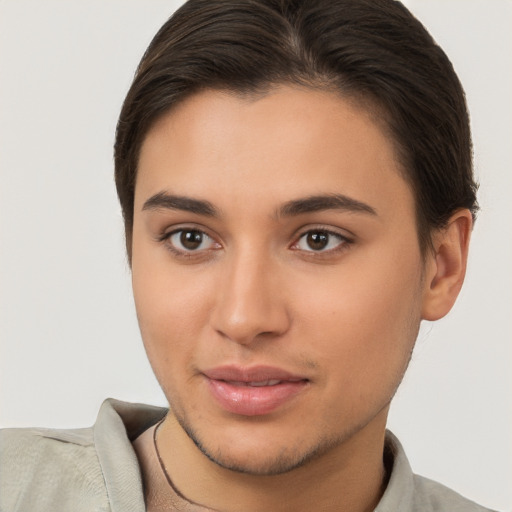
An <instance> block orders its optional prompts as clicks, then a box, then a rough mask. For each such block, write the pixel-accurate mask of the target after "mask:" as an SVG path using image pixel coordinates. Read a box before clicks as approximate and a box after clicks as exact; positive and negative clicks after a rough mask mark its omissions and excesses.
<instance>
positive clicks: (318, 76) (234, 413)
mask: <svg viewBox="0 0 512 512" xmlns="http://www.w3.org/2000/svg"><path fill="white" fill-rule="evenodd" d="M116 183H117V187H118V193H119V198H120V201H121V205H122V208H123V213H124V219H125V227H126V241H127V250H128V255H129V259H130V263H131V267H132V274H133V287H134V295H135V302H136V307H137V315H138V319H139V324H140V328H141V333H142V337H143V341H144V344H145V347H146V350H147V353H148V356H149V360H150V362H151V364H152V366H153V369H154V371H155V374H156V376H157V378H158V380H159V382H160V384H161V386H162V389H163V390H164V393H165V395H166V397H167V399H168V401H169V404H170V409H169V411H166V410H161V409H156V408H151V407H145V406H132V405H128V404H123V403H119V402H114V401H109V402H106V403H105V404H104V406H103V407H102V410H101V411H100V415H99V417H98V422H97V424H96V425H95V427H94V428H93V429H84V430H81V431H59V432H57V431H51V432H49V431H41V430H34V431H25V432H18V431H10V432H6V433H5V434H4V439H3V441H2V450H3V454H2V458H3V461H4V460H5V461H6V463H5V464H4V465H3V473H2V484H1V485H2V493H1V498H0V500H2V501H0V504H1V506H2V510H4V509H5V510H96V509H97V510H109V509H111V510H143V509H144V508H145V507H146V508H147V510H219V511H261V510H265V511H266V510H271V511H281V510H283V511H285V510H286V511H299V510H347V511H348V510H350V511H366V510H377V511H380V512H382V511H401V510H403V511H406V510H407V511H409V510H417V511H420V510H421V511H429V510H432V511H434V510H436V511H438V510H450V511H453V510H475V511H476V510H484V509H483V508H481V507H479V506H478V505H476V504H474V503H471V502H469V501H467V500H465V499H464V498H462V497H461V496H459V495H457V494H456V493H454V492H452V491H450V490H448V489H447V488H445V487H443V486H441V485H440V484H436V483H434V482H431V481H429V480H426V479H423V478H421V477H417V476H414V475H413V474H412V471H411V469H410V467H409V465H408V462H407V459H406V457H405V454H404V453H403V450H402V448H401V446H400V444H399V442H398V440H397V439H396V438H394V436H393V435H392V434H391V433H389V432H386V429H385V426H386V419H387V413H388V409H389V405H390V402H391V399H392V397H393V395H394V393H395V391H396V389H397V387H398V385H399V383H400V381H401V379H402V376H403V374H404V372H405V370H406V367H407V364H408V361H409V358H410V354H411V352H412V349H413V346H414V342H415V339H416V336H417V333H418V328H419V324H420V321H421V320H423V319H426V320H436V319H439V318H441V317H443V316H444V315H445V314H446V313H447V312H448V311H449V310H450V308H451V306H452V305H453V303H454V301H455V299H456V297H457V294H458V292H459V290H460V287H461V285H462V282H463V279H464V273H465V267H466V260H467V250H468V243H469V238H470V233H471V228H472V223H473V218H474V215H475V212H476V210H477V205H476V198H475V189H476V186H475V184H474V182H473V178H472V167H471V142H470V134H469V127H468V119H467V113H466V107H465V102H464V95H463V92H462V89H461V87H460V84H459V82H458V79H457V77H456V76H455V74H454V72H453V69H452V68H451V65H450V63H449V61H448V59H447V58H446V56H445V55H444V54H443V52H442V51H441V50H440V49H439V47H438V46H436V45H435V44H434V42H433V41H432V40H431V38H430V37H429V35H428V34H427V33H426V32H425V30H424V29H423V27H422V26H421V25H420V24H419V23H418V22H417V21H416V20H415V19H414V18H413V17H412V16H411V15H410V14H409V13H408V12H407V11H406V10H405V9H404V8H403V7H402V6H401V4H399V3H397V2H393V1H391V0H389V1H388V0H382V1H378V2H375V1H362V0H359V1H355V0H351V1H334V2H333V1H332V0H330V1H319V0H315V1H291V0H290V1H286V0H282V1H278V0H275V1H272V0H258V1H254V0H253V1H241V2H232V1H221V0H208V1H198V0H195V1H191V2H188V3H187V4H186V5H184V6H183V7H182V8H181V9H180V10H179V11H178V12H177V13H176V14H175V15H174V16H173V17H172V18H171V19H170V20H169V21H168V22H167V23H166V24H165V25H164V27H162V29H161V30H160V32H159V33H158V34H157V36H156V37H155V39H154V41H153V42H152V44H151V45H150V47H149V48H148V51H147V52H146V54H145V56H144V57H143V60H142V62H141V64H140V66H139V69H138V72H137V75H136V77H135V80H134V83H133V85H132V87H131V89H130V91H129V93H128V96H127V98H126V101H125V104H124V107H123V110H122V112H121V116H120V120H119V124H118V131H117V140H116Z"/></svg>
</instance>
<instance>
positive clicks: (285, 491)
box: [158, 410, 387, 512]
mask: <svg viewBox="0 0 512 512" xmlns="http://www.w3.org/2000/svg"><path fill="white" fill-rule="evenodd" d="M386 417H387V410H384V411H382V412H381V413H380V414H379V415H378V416H377V417H376V418H374V420H372V422H371V423H370V424H368V425H367V426H366V427H364V428H363V429H361V430H359V431H358V432H357V433H356V434H354V435H352V436H351V437H350V438H348V439H347V440H345V441H344V442H343V443H340V444H339V445H338V446H335V447H333V448H331V449H330V450H329V451H328V452H326V453H324V454H322V455H320V456H318V457H317V458H315V459H313V460H311V461H309V462H308V463H307V464H305V465H303V466H301V467H299V468H296V469H294V470H292V471H289V472H287V473H284V474H279V475H272V476H260V475H251V474H244V473H239V472H235V471H231V470H229V469H225V468H223V467H221V466H219V465H217V464H215V463H214V462H212V461H211V460H209V459H208V458H207V457H206V456H205V455H204V454H203V453H202V452H201V451H200V450H199V449H198V448H197V447H196V445H195V444H194V443H193V442H192V441H191V439H190V438H189V437H188V436H187V434H186V433H185V432H184V431H183V429H182V428H181V426H180V425H179V424H178V422H177V421H176V419H175V418H174V416H173V415H169V416H168V417H167V418H166V420H165V421H164V422H163V424H162V426H161V428H160V429H159V433H158V450H159V452H160V457H161V459H162V462H163V464H164V466H165V468H166V471H167V474H168V477H169V478H170V479H171V480H172V483H173V485H174V487H175V488H176V489H177V490H178V492H179V493H180V494H182V495H183V496H184V497H185V498H187V499H188V500H190V501H193V502H195V503H198V504H201V505H203V506H205V507H209V508H213V509H215V510H222V511H223V512H232V511H233V512H235V511H239V510H244V512H253V511H254V512H255V511H261V510H272V511H276V512H288V511H294V512H296V511H299V510H322V511H326V512H327V511H331V510H332V511H334V510H336V511H351V512H366V511H371V510H374V508H375V507H376V505H377V503H378V501H379V500H380V497H381V496H382V493H383V491H384V485H385V480H386V479H385V469H384V464H383V451H384V436H385V423H386Z"/></svg>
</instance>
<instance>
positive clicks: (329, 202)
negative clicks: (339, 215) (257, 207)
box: [278, 194, 377, 217]
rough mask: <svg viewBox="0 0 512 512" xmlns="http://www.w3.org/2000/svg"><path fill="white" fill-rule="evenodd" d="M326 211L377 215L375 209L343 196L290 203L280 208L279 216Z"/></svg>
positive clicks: (322, 196) (330, 196) (337, 195)
mask: <svg viewBox="0 0 512 512" xmlns="http://www.w3.org/2000/svg"><path fill="white" fill-rule="evenodd" d="M324 210H344V211H348V212H356V213H367V214H370V215H377V211H376V210H375V208H372V207H371V206H370V205H368V204H366V203H362V202H361V201H358V200H357V199H353V198H351V197H348V196H345V195H343V194H328V195H318V196H309V197H305V198H301V199H295V200H293V201H288V202H287V203H285V204H283V206H281V208H279V212H278V215H279V216H282V217H294V216H297V215H302V214H304V213H313V212H320V211H324Z"/></svg>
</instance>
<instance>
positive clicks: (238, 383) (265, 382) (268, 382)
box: [231, 379, 281, 388]
mask: <svg viewBox="0 0 512 512" xmlns="http://www.w3.org/2000/svg"><path fill="white" fill-rule="evenodd" d="M280 382H281V381H280V380H278V379H270V380H260V381H254V382H243V381H232V382H231V384H233V385H234V386H251V387H255V388H259V387H263V386H275V385H276V384H279V383H280Z"/></svg>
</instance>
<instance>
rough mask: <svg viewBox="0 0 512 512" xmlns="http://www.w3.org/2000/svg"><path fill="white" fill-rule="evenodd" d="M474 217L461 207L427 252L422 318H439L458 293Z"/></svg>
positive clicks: (438, 233)
mask: <svg viewBox="0 0 512 512" xmlns="http://www.w3.org/2000/svg"><path fill="white" fill-rule="evenodd" d="M472 227H473V219H472V216H471V212H470V211H469V210H467V209H464V210H458V211H457V212H455V213H454V214H453V215H452V216H451V217H450V220H449V221H448V224H447V225H446V227H444V228H443V229H440V230H439V231H438V232H436V233H435V235H434V239H433V245H434V250H433V252H432V253H429V254H428V255H427V262H426V265H425V288H424V297H423V308H422V319H423V320H439V319H440V318H442V317H443V316H445V315H446V314H447V313H448V312H449V311H450V309H451V308H452V306H453V304H454V303H455V299H456V298H457V296H458V295H459V292H460V289H461V287H462V283H463V282H464V276H465V275H466V265H467V260H468V247H469V239H470V237H471V229H472Z"/></svg>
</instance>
